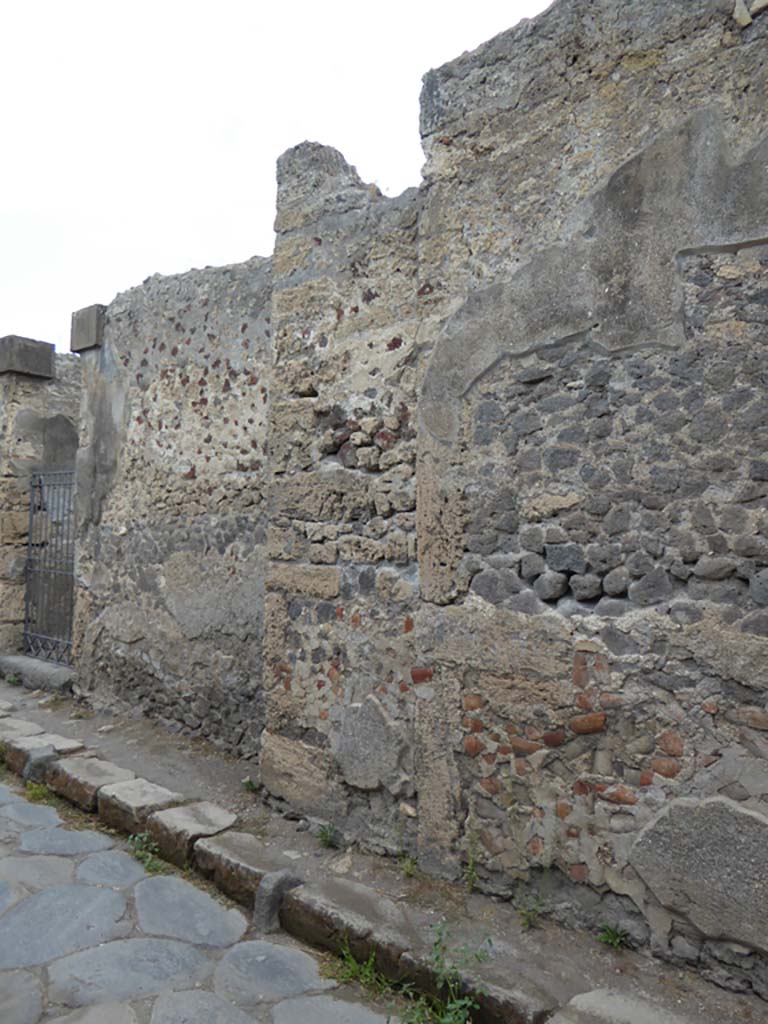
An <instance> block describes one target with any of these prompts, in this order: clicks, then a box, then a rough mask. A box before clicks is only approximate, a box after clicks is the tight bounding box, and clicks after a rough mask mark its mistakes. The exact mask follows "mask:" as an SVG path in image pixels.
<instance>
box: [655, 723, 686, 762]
mask: <svg viewBox="0 0 768 1024" xmlns="http://www.w3.org/2000/svg"><path fill="white" fill-rule="evenodd" d="M657 742H658V745H659V747H660V748H661V749H662V750H663V751H664V753H665V754H668V755H669V756H670V757H680V756H681V755H682V753H683V740H682V737H681V736H680V733H679V732H678V731H677V729H667V731H666V732H663V733H662V734H661V736H659V738H658V740H657Z"/></svg>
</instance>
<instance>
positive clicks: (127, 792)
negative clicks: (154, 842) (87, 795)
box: [98, 779, 184, 833]
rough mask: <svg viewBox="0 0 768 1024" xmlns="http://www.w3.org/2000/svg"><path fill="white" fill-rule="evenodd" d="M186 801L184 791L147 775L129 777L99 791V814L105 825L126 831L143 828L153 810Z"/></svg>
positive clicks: (135, 830) (136, 830) (138, 830)
mask: <svg viewBox="0 0 768 1024" xmlns="http://www.w3.org/2000/svg"><path fill="white" fill-rule="evenodd" d="M183 802H184V797H183V796H182V795H181V793H174V792H173V791H172V790H170V789H165V788H164V787H163V786H157V785H155V783H154V782H148V781H147V780H146V779H130V780H129V781H128V782H116V783H114V785H111V786H104V788H103V789H101V790H100V791H99V800H98V803H99V817H100V818H101V820H102V821H103V822H104V823H105V825H111V826H112V827H113V828H117V829H121V830H122V831H123V832H132V833H133V832H141V831H142V830H143V828H144V826H145V824H146V821H147V818H148V817H149V815H150V814H154V813H155V811H162V810H164V809H165V808H166V807H172V806H173V805H174V804H181V803H183Z"/></svg>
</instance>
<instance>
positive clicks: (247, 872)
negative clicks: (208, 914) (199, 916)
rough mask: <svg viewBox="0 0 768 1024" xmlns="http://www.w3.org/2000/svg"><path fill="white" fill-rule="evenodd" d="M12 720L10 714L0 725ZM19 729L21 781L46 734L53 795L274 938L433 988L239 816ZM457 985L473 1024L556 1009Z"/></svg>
mask: <svg viewBox="0 0 768 1024" xmlns="http://www.w3.org/2000/svg"><path fill="white" fill-rule="evenodd" d="M10 710H11V709H10V708H9V709H8V712H10ZM17 721H19V720H17V719H14V718H12V717H10V715H9V714H8V716H7V717H4V718H3V719H2V725H3V726H8V724H9V723H11V722H17ZM19 726H20V730H19V731H16V730H15V729H14V727H13V726H11V727H10V728H8V729H7V731H6V732H5V735H0V754H3V755H5V754H6V751H8V752H11V751H12V756H11V758H10V759H6V763H7V765H8V767H9V768H11V769H12V770H13V771H14V772H15V773H16V774H17V775H21V776H22V777H23V775H24V771H25V768H26V766H27V762H28V761H29V759H30V757H32V756H34V753H35V751H36V750H38V749H42V746H41V743H40V742H38V743H32V742H27V741H29V740H31V738H32V735H34V737H35V739H37V736H38V735H39V736H40V740H41V741H42V740H43V739H45V738H46V736H47V737H48V743H47V745H46V746H45V749H46V750H48V751H52V754H53V756H52V760H51V761H50V763H49V764H48V766H47V769H46V772H45V781H46V783H47V784H48V786H49V787H50V788H51V789H52V790H53V791H54V792H55V793H56V794H57V795H58V796H60V797H62V798H63V799H65V800H67V801H68V802H69V803H72V804H74V805H75V806H77V807H78V808H80V809H81V810H85V811H87V812H88V813H91V814H94V816H96V817H97V818H99V820H100V821H101V822H102V823H103V824H104V825H107V826H108V827H110V828H116V829H117V830H119V831H121V832H124V833H127V834H129V835H131V834H136V833H137V832H143V831H147V832H149V834H150V835H151V836H152V838H153V839H154V840H155V841H156V842H157V844H158V846H159V847H160V851H161V854H162V856H163V857H164V858H165V859H166V860H168V861H170V862H171V863H173V864H175V865H177V866H179V867H187V866H189V867H192V868H194V869H195V870H196V871H197V873H198V874H200V875H202V876H203V877H205V878H207V879H209V880H211V881H213V883H214V885H215V886H216V887H217V888H218V889H219V890H220V891H221V892H222V893H224V894H225V895H227V896H229V897H230V898H232V899H235V900H236V901H237V902H239V903H241V904H243V905H245V906H249V905H250V907H251V908H252V909H253V910H254V911H255V916H254V924H255V925H256V926H257V927H263V929H264V930H265V931H272V930H275V929H276V928H277V926H278V922H279V926H281V927H282V928H283V929H284V930H285V931H286V932H288V934H290V935H293V936H294V937H295V938H298V939H301V940H303V941H304V942H306V943H307V944H308V945H311V946H314V947H315V948H318V949H325V950H329V951H331V952H334V953H338V952H339V951H340V950H341V949H342V948H343V947H344V945H345V944H348V945H349V948H350V949H351V951H352V953H353V954H354V955H355V956H356V957H357V958H358V959H361V960H365V959H367V958H368V957H369V956H370V955H371V953H373V954H374V955H375V959H376V964H377V967H378V969H379V970H380V971H381V972H382V973H383V974H385V975H386V976H387V977H388V978H390V979H391V980H393V981H399V980H402V979H404V978H408V980H409V981H411V983H412V984H413V985H414V987H415V988H416V990H417V991H422V992H425V993H427V994H432V993H434V992H435V991H436V988H437V984H438V982H437V974H436V971H435V968H434V966H433V965H432V964H431V962H430V960H429V958H428V956H427V955H426V954H425V953H424V952H416V951H415V950H414V949H413V948H412V947H413V946H414V945H416V942H415V941H414V938H415V937H414V936H408V935H407V934H405V933H403V932H402V931H401V930H400V929H398V928H397V927H391V926H390V927H388V926H387V925H386V923H385V924H384V925H383V926H382V923H381V921H380V920H375V919H374V918H378V916H379V915H378V914H373V913H372V914H371V915H370V916H369V915H367V914H366V913H365V912H362V913H361V911H360V909H359V907H358V908H350V907H349V906H348V905H346V901H345V900H344V899H343V898H340V899H338V900H334V899H333V898H329V897H328V895H327V894H325V893H323V892H321V891H320V887H317V886H310V885H306V884H303V879H301V878H299V877H298V876H296V875H294V874H293V872H292V871H291V870H290V869H289V862H288V861H287V859H286V860H285V862H283V860H282V858H280V856H279V855H278V856H275V855H274V854H272V853H268V852H267V851H265V850H264V848H263V847H262V845H261V843H260V842H259V840H258V839H257V838H256V837H255V836H252V835H250V833H245V832H237V831H235V830H233V829H232V826H233V825H235V824H236V821H237V818H236V816H235V815H234V814H232V813H231V812H229V811H227V810H225V809H224V808H223V807H218V806H217V805H216V804H211V803H208V802H207V801H197V802H190V801H189V800H187V799H185V798H184V797H183V796H182V795H181V794H179V793H172V792H171V791H170V790H167V789H164V788H163V787H162V786H157V785H155V783H152V782H149V781H148V780H146V779H142V778H138V777H137V776H136V775H135V774H134V773H133V772H132V771H130V770H128V769H125V768H120V767H119V765H116V764H113V763H112V762H111V761H106V760H103V759H101V758H99V757H96V756H94V754H92V753H91V752H90V751H89V752H87V753H84V754H83V753H79V754H78V755H76V756H59V754H60V753H61V754H66V755H70V754H71V747H70V744H72V743H75V742H76V741H73V740H67V738H66V737H62V736H55V737H54V736H49V735H48V734H45V733H44V731H43V730H42V728H39V727H37V726H34V725H33V724H32V723H26V722H21V721H19ZM28 730H29V731H28ZM54 741H55V742H54ZM262 882H264V883H265V888H266V890H268V891H265V892H264V893H262V894H261V897H262V898H261V900H259V899H258V898H257V896H256V894H257V892H258V891H259V889H260V886H261V884H262ZM348 885H349V886H356V887H357V889H358V890H360V891H361V893H363V894H364V899H363V904H364V905H368V906H370V907H381V905H382V903H384V902H386V903H391V902H392V901H383V900H382V898H381V897H380V895H379V894H378V893H377V892H376V891H375V890H374V889H371V888H369V887H367V886H362V885H360V884H359V883H348ZM393 906H395V905H394V904H393ZM462 982H463V989H464V992H465V993H466V994H468V995H471V996H472V997H473V998H474V999H475V1001H476V1002H477V1003H478V1004H479V1006H480V1010H479V1012H477V1013H476V1014H475V1017H474V1019H475V1020H476V1024H544V1022H545V1021H546V1020H547V1019H549V1018H550V1016H551V1014H552V1013H553V1012H555V1011H556V1010H557V1008H558V1007H557V1005H556V1004H555V1003H554V1001H553V1000H552V999H551V998H549V997H547V996H546V995H544V994H543V993H540V992H538V991H531V992H526V991H522V990H517V989H509V988H506V987H501V986H498V985H494V984H490V983H487V982H485V981H483V980H482V979H480V978H476V977H472V976H470V975H468V974H464V973H462Z"/></svg>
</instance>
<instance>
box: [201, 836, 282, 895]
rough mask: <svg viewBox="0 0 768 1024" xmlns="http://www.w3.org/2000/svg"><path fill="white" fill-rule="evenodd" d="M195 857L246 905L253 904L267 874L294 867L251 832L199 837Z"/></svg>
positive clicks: (219, 882)
mask: <svg viewBox="0 0 768 1024" xmlns="http://www.w3.org/2000/svg"><path fill="white" fill-rule="evenodd" d="M194 859H195V864H196V865H197V867H198V868H199V869H200V871H201V872H202V874H204V875H205V876H206V877H208V878H212V879H213V881H214V882H215V883H216V885H217V887H218V888H219V889H221V891H222V892H225V893H226V894H227V896H231V897H232V899H233V900H237V901H238V903H242V904H243V905H244V906H250V904H251V901H252V900H253V894H254V893H255V892H256V890H257V889H258V888H259V885H260V884H261V880H262V878H263V877H264V875H266V874H268V873H269V872H272V871H280V870H281V869H283V868H290V867H291V863H292V862H291V861H290V860H289V859H288V857H285V856H284V855H283V854H281V853H276V852H274V851H272V850H268V849H267V848H266V847H265V846H264V843H262V842H261V841H260V840H259V839H257V838H256V836H252V835H251V834H250V833H248V832H225V833H224V834H222V835H217V836H214V837H210V838H207V839H198V841H197V842H196V843H195V846H194Z"/></svg>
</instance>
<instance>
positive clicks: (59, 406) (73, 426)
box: [0, 335, 80, 653]
mask: <svg viewBox="0 0 768 1024" xmlns="http://www.w3.org/2000/svg"><path fill="white" fill-rule="evenodd" d="M79 410H80V365H79V360H78V359H77V357H76V356H71V355H61V354H59V353H55V352H54V351H53V346H52V345H48V344H45V343H44V342H40V341H34V340H32V339H28V338H19V337H17V336H15V335H10V336H8V337H5V338H0V650H2V651H4V652H6V653H14V652H17V651H20V650H21V648H22V640H23V635H24V592H25V575H24V566H25V563H26V557H27V536H28V530H29V481H30V477H31V475H32V474H33V473H37V472H39V471H40V470H42V469H47V470H61V469H72V468H74V464H75V453H76V451H77V424H78V418H79Z"/></svg>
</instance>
